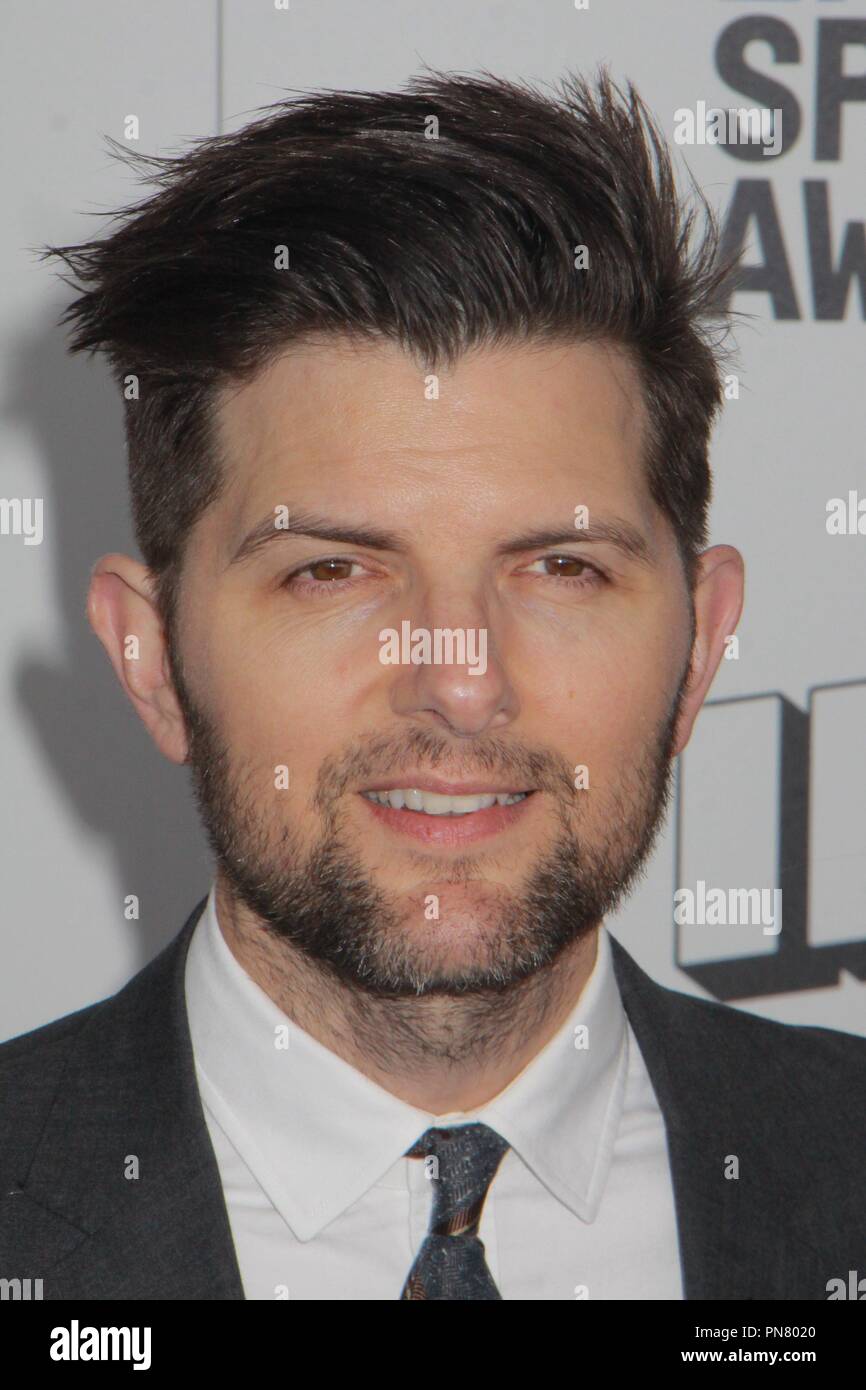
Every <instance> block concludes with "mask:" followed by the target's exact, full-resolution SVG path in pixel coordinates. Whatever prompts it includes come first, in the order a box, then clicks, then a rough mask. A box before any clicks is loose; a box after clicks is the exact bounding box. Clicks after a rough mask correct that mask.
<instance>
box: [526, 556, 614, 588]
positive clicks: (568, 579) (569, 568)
mask: <svg viewBox="0 0 866 1390" xmlns="http://www.w3.org/2000/svg"><path fill="white" fill-rule="evenodd" d="M532 563H533V564H534V565H553V566H555V568H554V569H553V571H550V570H548V572H547V573H546V574H545V573H542V575H541V577H542V579H558V580H559V581H560V583H562V584H573V585H575V586H578V587H580V588H584V587H586V586H588V585H592V584H598V583H603V582H604V578H605V576H604V575H603V574H602V572H601V570H598V569H596V567H595V565H590V564H588V563H587V561H586V560H581V559H580V558H579V557H578V556H577V555H542V556H541V557H540V558H539V559H538V560H533V562H532ZM529 568H530V569H531V568H532V566H530V567H529Z"/></svg>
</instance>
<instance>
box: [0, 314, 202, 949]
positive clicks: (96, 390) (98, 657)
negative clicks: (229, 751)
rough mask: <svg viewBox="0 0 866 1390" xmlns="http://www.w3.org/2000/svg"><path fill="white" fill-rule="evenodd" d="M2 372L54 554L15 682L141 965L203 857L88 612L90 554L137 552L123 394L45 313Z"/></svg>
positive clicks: (180, 917) (172, 771) (163, 937)
mask: <svg viewBox="0 0 866 1390" xmlns="http://www.w3.org/2000/svg"><path fill="white" fill-rule="evenodd" d="M57 312H58V313H59V308H58V310H57ZM10 380H11V386H10V393H9V398H8V399H7V400H6V401H5V402H4V406H5V407H6V408H7V409H8V412H9V415H10V416H11V418H12V419H13V420H15V422H16V423H18V424H20V425H21V427H22V428H24V429H27V430H29V431H30V433H31V435H32V437H33V439H34V440H35V441H36V443H37V446H38V447H39V448H40V450H41V453H42V456H43V458H44V460H45V463H46V465H47V466H46V476H47V477H48V479H49V483H48V491H49V495H47V496H46V497H45V501H44V517H45V521H44V526H45V541H44V547H43V553H44V554H45V556H46V558H50V562H51V563H53V565H54V579H55V584H56V590H57V605H58V609H59V612H60V614H61V617H62V620H63V628H64V631H65V633H66V640H65V642H64V644H63V645H62V646H61V647H60V648H59V649H58V651H57V653H56V659H55V660H54V662H53V663H50V664H49V663H48V662H47V661H46V660H45V659H44V657H40V658H38V659H34V658H33V657H32V656H29V655H28V656H26V657H24V658H23V659H22V661H21V663H20V665H19V668H18V670H17V672H16V694H17V697H18V699H19V701H20V705H21V713H22V718H23V719H24V720H26V721H28V722H29V724H30V725H31V727H32V728H33V730H34V732H35V734H36V737H37V741H38V744H39V746H40V747H41V748H42V750H43V751H44V754H45V758H46V759H47V761H48V764H49V767H50V769H51V771H52V772H53V773H54V775H55V778H56V782H57V785H58V788H59V790H60V792H61V793H62V795H63V796H64V797H65V799H66V801H67V803H68V806H69V812H70V814H71V815H77V816H79V817H80V818H81V820H82V821H84V823H85V824H86V825H87V826H88V827H89V828H90V829H91V830H93V831H95V832H97V833H98V834H100V835H102V836H103V837H104V838H105V839H106V840H107V841H108V842H109V844H110V845H111V847H112V850H113V854H114V862H115V865H116V895H117V922H118V926H119V927H120V928H121V929H127V930H130V931H133V932H135V934H136V937H137V941H138V947H139V953H140V958H141V964H142V965H144V964H146V963H147V962H148V961H149V960H150V959H151V958H152V957H153V956H154V955H156V953H157V951H159V950H160V949H161V947H162V946H163V945H164V944H165V943H166V942H168V941H169V940H170V939H171V938H172V937H173V936H175V935H176V933H177V932H178V931H179V930H180V928H181V926H182V925H183V922H184V921H185V920H186V917H187V916H188V914H189V912H190V911H191V910H192V908H193V906H194V905H195V904H196V903H197V902H198V901H199V900H200V899H201V898H202V897H203V896H204V894H205V893H206V892H207V890H208V885H209V883H210V880H211V876H212V868H211V860H210V854H209V850H208V847H207V844H206V841H205V837H204V833H203V831H202V830H201V828H200V826H199V822H198V817H197V813H196V809H195V805H194V801H193V798H192V793H191V791H190V789H189V774H188V772H187V770H186V769H185V768H181V767H177V766H176V765H175V764H173V763H169V762H167V761H166V760H165V759H164V758H163V757H162V755H161V754H160V752H159V751H158V749H157V748H156V747H155V745H154V744H153V743H152V742H151V740H150V737H149V735H148V733H147V730H146V729H145V728H144V725H143V724H142V723H141V721H140V720H139V718H138V715H137V714H136V713H135V710H134V709H133V707H132V705H131V704H130V702H129V700H128V698H127V696H126V695H125V694H124V693H123V691H122V690H121V688H120V686H119V685H118V682H117V678H116V677H115V675H114V671H113V670H112V667H111V664H110V662H109V660H108V657H107V655H106V653H105V651H104V650H103V647H102V645H101V643H100V641H99V639H98V638H97V637H96V635H95V634H94V633H93V631H92V629H91V627H90V624H89V623H88V621H87V618H86V616H85V601H86V595H87V586H88V583H89V580H90V572H91V568H92V566H93V564H94V563H95V561H96V560H97V559H98V557H99V556H100V555H102V554H104V553H105V552H106V551H110V550H121V551H126V552H128V553H131V554H133V555H136V556H138V554H139V552H138V549H137V547H136V545H135V542H134V540H133V538H132V527H131V522H130V516H129V502H128V490H127V480H126V447H125V442H124V436H123V424H122V420H123V408H122V402H121V401H120V399H119V397H118V394H117V390H116V388H115V387H114V385H113V383H112V381H111V378H110V376H109V373H108V369H107V367H106V365H105V364H104V363H103V362H102V361H101V360H96V359H94V360H87V359H85V358H83V357H71V356H70V355H69V354H68V353H67V351H66V347H65V336H64V330H62V329H59V328H57V327H56V322H55V319H54V318H53V317H51V316H48V317H46V320H45V323H44V325H43V326H41V327H40V328H39V329H38V330H37V331H36V332H34V334H33V336H32V337H31V338H30V339H29V340H27V341H25V342H23V343H22V344H21V346H20V348H19V351H18V353H17V359H16V361H15V362H14V364H13V366H12V369H11V372H10ZM139 558H140V557H139ZM46 871H48V865H47V863H46ZM133 893H134V894H136V895H137V896H138V899H139V912H140V916H139V920H138V921H137V922H136V921H127V920H126V918H125V917H124V899H125V898H126V896H127V895H129V894H133Z"/></svg>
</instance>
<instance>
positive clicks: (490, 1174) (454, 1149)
mask: <svg viewBox="0 0 866 1390" xmlns="http://www.w3.org/2000/svg"><path fill="white" fill-rule="evenodd" d="M508 1147H509V1146H508V1142H507V1141H506V1140H505V1139H503V1138H502V1136H501V1135H500V1134H497V1133H496V1130H494V1129H491V1128H490V1126H489V1125H484V1124H477V1123H476V1124H470V1125H456V1126H455V1127H454V1128H453V1129H438V1128H433V1129H428V1130H426V1131H425V1133H424V1134H422V1135H421V1138H420V1139H418V1140H417V1142H416V1143H415V1144H413V1145H412V1147H411V1149H409V1150H408V1154H409V1156H410V1157H411V1158H423V1159H425V1160H427V1162H428V1169H427V1172H428V1176H429V1177H430V1180H431V1182H432V1185H433V1211H432V1215H431V1218H430V1230H429V1234H430V1235H431V1236H448V1237H452V1238H453V1237H459V1236H467V1235H472V1236H474V1235H475V1234H476V1233H477V1231H478V1224H479V1222H480V1220H481V1211H482V1208H483V1206H484V1200H485V1198H486V1196H487V1192H488V1189H489V1187H490V1184H491V1182H492V1181H493V1179H494V1177H495V1176H496V1171H497V1169H498V1168H499V1165H500V1163H501V1162H502V1159H503V1157H504V1155H505V1153H506V1152H507V1150H508Z"/></svg>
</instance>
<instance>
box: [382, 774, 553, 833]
mask: <svg viewBox="0 0 866 1390" xmlns="http://www.w3.org/2000/svg"><path fill="white" fill-rule="evenodd" d="M359 795H360V797H361V799H362V800H363V801H364V803H365V804H366V805H367V806H368V807H369V808H370V811H371V813H372V814H373V816H375V818H376V820H377V821H378V822H379V823H380V824H381V825H383V826H386V827H387V828H388V829H390V830H394V831H397V832H398V833H400V834H404V835H410V836H412V837H413V838H414V839H416V840H421V841H423V842H424V843H425V844H440V845H463V844H466V843H467V841H469V840H476V839H483V838H487V837H488V836H490V835H497V834H499V833H500V832H501V831H503V830H506V829H508V828H509V827H511V826H513V825H515V824H517V822H518V821H519V820H522V819H523V817H524V816H525V814H526V811H527V807H528V805H529V804H530V803H531V802H532V800H533V798H534V797H535V792H534V791H523V790H517V789H515V790H509V789H502V790H499V789H497V790H487V789H484V790H482V789H478V790H473V791H471V792H445V791H439V790H436V791H434V790H431V789H429V788H426V787H418V786H414V787H413V786H407V787H376V788H370V789H369V790H366V791H362V792H360V793H359Z"/></svg>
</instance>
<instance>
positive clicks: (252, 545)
mask: <svg viewBox="0 0 866 1390" xmlns="http://www.w3.org/2000/svg"><path fill="white" fill-rule="evenodd" d="M287 510H288V514H289V516H288V521H287V522H286V524H285V525H284V526H276V525H275V518H274V516H272V515H268V516H265V517H263V518H262V520H261V521H259V522H258V523H257V524H256V525H255V526H254V527H253V528H252V530H251V531H249V532H248V533H247V535H246V536H245V537H244V539H243V540H242V541H241V543H240V545H239V547H238V549H237V550H236V551H235V553H234V555H233V556H232V558H231V560H230V561H229V565H237V564H240V563H241V562H242V561H244V560H248V559H249V558H250V557H251V556H252V555H255V554H258V552H259V551H261V550H262V549H263V548H264V547H265V546H266V545H269V544H270V543H271V542H272V541H274V540H278V539H280V538H283V539H285V538H286V537H291V536H306V537H310V538H313V539H316V540H323V541H336V542H339V543H341V544H344V545H357V546H363V547H364V548H366V549H368V550H388V551H392V552H394V553H396V554H406V553H407V552H408V551H409V548H410V545H411V536H410V535H409V534H408V533H407V532H404V531H386V530H384V529H382V528H381V527H378V526H363V525H362V526H352V525H348V524H346V523H342V522H340V521H337V520H334V519H332V518H328V517H324V516H321V515H318V514H316V513H314V512H307V511H294V510H293V509H292V508H287ZM575 541H577V542H581V543H590V544H593V543H594V544H606V545H610V546H613V547H614V548H615V549H616V550H618V551H620V552H621V554H623V555H625V556H626V557H627V558H628V559H630V560H633V561H635V562H636V563H637V564H639V565H643V566H645V567H646V568H651V567H652V565H653V563H654V560H653V554H652V551H651V549H650V546H649V544H648V542H647V540H646V537H645V536H644V535H643V533H642V532H641V531H640V530H638V528H637V527H636V526H633V525H632V524H631V522H628V521H624V520H622V519H621V518H619V517H612V518H611V519H609V520H606V519H599V520H597V521H591V522H590V523H589V525H587V526H582V527H580V528H577V527H574V526H572V527H571V528H570V529H569V528H566V527H561V526H557V527H555V528H549V527H548V528H538V529H536V530H533V531H525V532H522V533H521V534H519V535H516V536H512V537H511V538H510V539H508V540H503V541H500V542H499V544H498V545H497V546H496V554H497V555H499V556H503V555H517V554H520V552H521V551H524V550H540V549H542V548H544V547H546V546H551V545H566V544H568V545H570V544H573V543H574V542H575Z"/></svg>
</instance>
